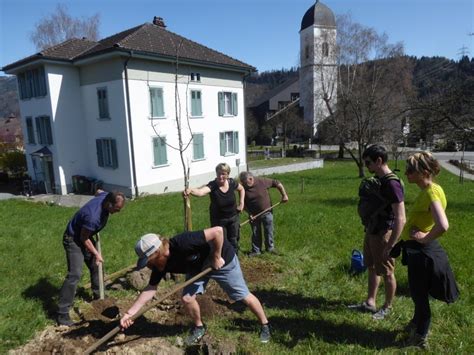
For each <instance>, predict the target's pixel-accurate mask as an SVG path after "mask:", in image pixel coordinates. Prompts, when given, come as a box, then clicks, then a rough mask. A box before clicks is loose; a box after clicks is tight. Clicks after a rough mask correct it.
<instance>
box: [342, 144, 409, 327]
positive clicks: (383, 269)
mask: <svg viewBox="0 0 474 355" xmlns="http://www.w3.org/2000/svg"><path fill="white" fill-rule="evenodd" d="M362 158H363V159H364V163H365V166H366V167H367V170H368V171H369V172H370V173H372V174H375V176H374V177H371V178H367V179H364V180H363V181H362V183H361V186H360V188H359V196H360V201H359V208H358V209H359V215H360V216H361V220H362V223H363V224H364V227H365V239H364V263H365V265H366V266H367V269H368V273H369V287H368V295H367V299H366V300H365V301H364V302H362V303H361V304H358V305H353V306H351V308H355V309H358V310H362V311H366V312H371V313H373V315H372V317H373V318H374V319H384V318H385V317H386V316H388V314H389V313H390V311H391V308H392V302H393V299H394V297H395V291H396V288H397V281H396V279H395V273H394V271H395V260H394V259H393V258H392V257H390V250H391V249H392V248H393V246H394V245H395V244H396V242H397V240H398V238H399V237H400V234H401V232H402V230H403V226H404V225H405V204H404V191H403V184H402V182H401V181H400V179H399V178H398V177H397V176H396V175H395V174H394V173H393V172H392V171H391V170H390V168H389V167H388V165H387V159H388V156H387V151H386V150H385V148H384V147H382V146H380V145H372V146H370V147H368V148H367V149H366V150H365V151H364V153H363V154H362ZM382 277H383V279H384V287H385V303H384V304H383V306H382V307H381V308H380V309H379V310H378V311H377V304H376V297H377V291H378V288H379V285H380V280H381V278H382Z"/></svg>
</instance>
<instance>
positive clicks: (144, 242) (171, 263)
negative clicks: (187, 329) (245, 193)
mask: <svg viewBox="0 0 474 355" xmlns="http://www.w3.org/2000/svg"><path fill="white" fill-rule="evenodd" d="M135 252H136V253H137V255H138V257H139V259H138V263H137V268H138V269H140V268H143V267H145V266H148V267H149V268H150V269H151V270H152V273H151V276H150V281H149V283H148V286H147V287H146V288H145V290H143V292H142V293H141V294H140V296H138V298H137V299H136V301H135V303H134V304H133V306H132V307H130V309H129V310H128V311H127V312H126V313H125V314H124V316H123V317H122V319H121V320H120V325H121V326H122V328H124V329H126V328H128V327H129V326H130V325H132V324H133V321H132V320H131V319H130V318H131V317H133V315H134V314H135V313H137V312H138V311H139V310H140V308H142V307H143V305H145V303H147V302H148V301H150V300H151V299H152V298H153V296H154V295H155V293H156V289H157V287H158V284H159V282H160V281H161V279H162V278H163V277H164V275H165V274H166V273H167V272H171V273H179V274H186V279H190V278H192V277H193V276H195V275H197V274H198V273H199V272H201V271H202V270H203V269H204V268H205V267H206V266H207V265H210V266H212V268H213V269H214V270H213V271H211V272H210V273H208V274H207V275H205V276H203V277H202V278H200V279H199V280H197V281H195V282H194V283H191V284H189V285H188V286H186V287H185V288H184V289H183V294H182V301H183V304H184V308H185V309H186V311H187V313H188V314H189V315H190V316H191V318H192V320H193V322H194V327H193V328H192V330H191V334H190V335H189V337H187V338H186V340H185V343H186V345H192V344H194V343H197V342H198V341H199V340H201V338H202V337H203V336H204V334H205V333H206V327H205V325H204V323H203V322H202V319H201V311H200V308H199V303H198V302H197V300H196V295H197V294H202V293H204V290H205V289H206V286H207V283H208V282H209V279H213V280H215V281H216V282H217V283H218V284H219V286H220V287H221V288H222V289H223V290H224V291H225V292H226V293H227V295H228V296H229V297H230V298H231V299H232V300H234V301H242V302H243V303H245V304H246V305H247V306H248V307H249V309H250V310H251V311H252V312H253V313H254V314H255V315H256V316H257V318H258V320H259V321H260V324H261V331H260V341H261V342H262V343H266V342H268V341H269V340H270V328H269V325H268V319H267V317H266V315H265V312H264V310H263V307H262V304H261V303H260V301H259V300H258V298H257V297H255V296H254V295H253V294H252V293H250V291H249V289H248V288H247V284H246V283H245V280H244V277H243V274H242V270H241V268H240V263H239V259H238V257H237V255H236V253H235V250H234V248H233V247H232V245H231V244H230V243H229V241H228V240H227V238H224V231H223V228H222V227H212V228H208V229H205V230H203V231H197V232H184V233H182V234H178V235H176V236H174V237H173V238H171V239H165V238H161V237H160V236H159V235H156V234H152V233H150V234H146V235H144V236H143V237H141V239H140V240H139V241H138V242H137V244H136V246H135Z"/></svg>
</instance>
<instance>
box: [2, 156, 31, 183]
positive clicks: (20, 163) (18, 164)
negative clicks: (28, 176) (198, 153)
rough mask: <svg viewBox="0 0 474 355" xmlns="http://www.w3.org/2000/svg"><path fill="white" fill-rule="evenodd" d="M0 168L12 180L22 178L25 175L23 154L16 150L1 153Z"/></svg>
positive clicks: (24, 157)
mask: <svg viewBox="0 0 474 355" xmlns="http://www.w3.org/2000/svg"><path fill="white" fill-rule="evenodd" d="M0 166H1V167H2V168H3V169H4V170H6V171H7V172H9V173H10V175H12V177H14V178H17V177H21V176H23V175H24V174H25V173H26V156H25V153H23V152H20V151H18V150H15V151H12V152H6V153H3V154H2V155H1V156H0Z"/></svg>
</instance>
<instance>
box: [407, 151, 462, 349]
mask: <svg viewBox="0 0 474 355" xmlns="http://www.w3.org/2000/svg"><path fill="white" fill-rule="evenodd" d="M440 170H441V169H440V165H439V163H438V161H437V160H436V159H435V158H434V157H433V155H432V154H431V153H428V152H420V153H416V154H413V155H412V156H410V157H409V158H408V159H407V162H406V172H405V175H406V176H407V179H408V182H409V183H412V184H416V185H418V187H419V188H420V189H421V191H420V193H419V194H418V196H417V197H416V199H415V201H414V203H413V205H412V207H411V208H410V212H409V214H408V221H407V223H406V225H405V230H404V233H403V238H404V239H405V240H406V241H405V243H404V248H405V258H404V259H405V260H406V264H407V266H408V283H409V286H410V294H411V298H412V300H413V302H414V304H415V312H414V315H413V318H412V320H411V321H410V323H409V325H408V326H407V327H406V330H407V331H409V332H410V340H409V343H410V344H411V345H415V346H419V347H421V348H426V347H428V342H427V336H428V330H429V327H430V323H431V309H430V302H429V296H430V295H431V296H432V297H434V298H437V299H439V300H442V301H445V302H447V303H451V302H454V301H455V300H456V299H457V297H458V294H459V291H458V288H457V285H456V282H455V280H454V275H453V273H452V271H451V267H450V266H449V262H448V257H447V255H446V252H445V251H444V249H443V248H442V247H441V245H440V244H439V242H438V240H437V239H438V238H439V237H440V236H441V235H443V234H444V233H445V232H446V231H447V230H448V228H449V223H448V218H447V216H446V213H445V209H446V204H447V202H446V196H445V194H444V191H443V189H442V187H441V186H439V185H438V184H436V183H435V182H434V181H433V179H434V177H435V176H436V175H438V174H439V172H440Z"/></svg>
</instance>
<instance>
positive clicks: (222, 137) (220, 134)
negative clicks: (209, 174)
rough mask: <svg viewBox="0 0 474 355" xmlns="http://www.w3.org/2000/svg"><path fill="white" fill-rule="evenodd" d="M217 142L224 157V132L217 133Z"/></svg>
mask: <svg viewBox="0 0 474 355" xmlns="http://www.w3.org/2000/svg"><path fill="white" fill-rule="evenodd" d="M219 140H220V147H221V155H225V132H220V133H219Z"/></svg>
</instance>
